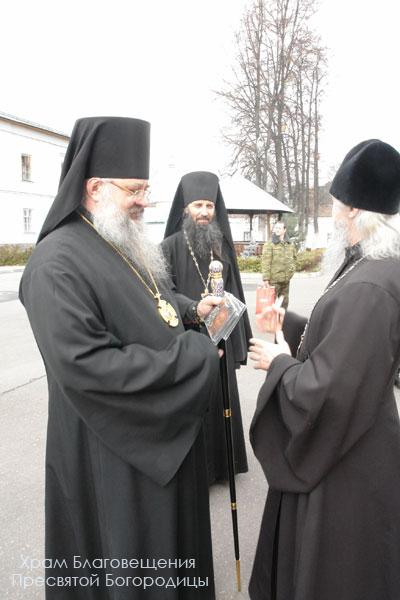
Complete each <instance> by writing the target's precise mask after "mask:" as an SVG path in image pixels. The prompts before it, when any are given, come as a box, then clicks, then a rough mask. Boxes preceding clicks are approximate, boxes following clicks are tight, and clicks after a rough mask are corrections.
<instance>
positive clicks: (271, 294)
mask: <svg viewBox="0 0 400 600" xmlns="http://www.w3.org/2000/svg"><path fill="white" fill-rule="evenodd" d="M274 302H275V286H273V285H268V286H266V285H259V286H258V287H257V290H256V315H260V314H261V313H262V311H263V310H264V308H266V307H267V306H272V305H273V304H274Z"/></svg>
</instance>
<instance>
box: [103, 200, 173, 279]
mask: <svg viewBox="0 0 400 600" xmlns="http://www.w3.org/2000/svg"><path fill="white" fill-rule="evenodd" d="M93 225H94V226H95V227H96V229H97V231H98V232H99V233H100V235H101V236H102V237H103V238H105V239H106V240H107V241H109V242H111V243H112V244H114V245H115V246H116V247H117V248H118V250H119V251H120V252H122V254H124V255H125V256H126V257H127V258H128V259H130V260H131V261H132V262H133V263H134V266H135V267H136V268H137V269H138V270H139V271H140V272H141V274H142V275H144V276H145V277H147V279H148V271H150V272H151V274H152V275H153V277H154V278H155V280H156V281H158V282H160V283H162V282H163V281H165V280H166V279H167V277H168V274H167V268H166V263H165V259H164V256H163V254H162V251H161V249H160V247H159V246H156V245H155V244H153V243H152V242H150V241H149V240H148V239H147V237H146V235H145V233H144V228H143V223H142V222H135V221H132V220H131V219H130V218H129V215H128V214H127V213H125V212H124V211H123V210H121V209H120V208H119V206H118V205H117V204H116V203H115V202H114V200H113V198H112V194H111V193H109V191H108V190H107V189H106V190H104V197H103V198H102V200H101V201H100V202H99V204H98V206H97V210H96V212H95V213H94V214H93ZM147 279H146V281H147Z"/></svg>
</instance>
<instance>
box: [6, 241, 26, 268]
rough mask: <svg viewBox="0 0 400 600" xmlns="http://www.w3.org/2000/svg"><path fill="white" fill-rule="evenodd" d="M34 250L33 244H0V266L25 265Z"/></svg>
mask: <svg viewBox="0 0 400 600" xmlns="http://www.w3.org/2000/svg"><path fill="white" fill-rule="evenodd" d="M32 251H33V246H18V245H17V244H5V245H2V246H0V266H1V267H4V266H11V265H25V264H26V263H27V262H28V258H29V257H30V255H31V254H32Z"/></svg>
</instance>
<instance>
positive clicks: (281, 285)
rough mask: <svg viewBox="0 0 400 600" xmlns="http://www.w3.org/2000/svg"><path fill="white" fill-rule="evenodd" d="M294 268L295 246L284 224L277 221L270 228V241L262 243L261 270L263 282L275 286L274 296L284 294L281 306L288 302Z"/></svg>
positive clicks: (286, 304) (285, 306)
mask: <svg viewBox="0 0 400 600" xmlns="http://www.w3.org/2000/svg"><path fill="white" fill-rule="evenodd" d="M295 270H296V248H295V246H294V245H293V244H292V243H291V242H290V241H289V238H288V236H287V234H286V226H285V224H284V223H283V222H282V221H278V222H277V223H275V225H274V227H273V230H272V241H271V242H266V243H265V244H264V247H263V252H262V257H261V271H262V278H263V280H264V283H265V284H266V285H273V286H275V292H276V297H277V298H278V297H279V296H281V295H282V296H284V300H283V303H282V306H283V308H287V306H288V304H289V283H290V280H291V278H292V277H293V274H294V272H295Z"/></svg>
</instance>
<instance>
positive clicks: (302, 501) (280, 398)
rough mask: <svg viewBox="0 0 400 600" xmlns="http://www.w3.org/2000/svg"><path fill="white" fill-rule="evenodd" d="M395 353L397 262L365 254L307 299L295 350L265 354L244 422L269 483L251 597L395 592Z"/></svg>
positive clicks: (399, 475)
mask: <svg viewBox="0 0 400 600" xmlns="http://www.w3.org/2000/svg"><path fill="white" fill-rule="evenodd" d="M352 262H353V263H354V259H353V260H352ZM349 264H351V263H349ZM347 266H349V265H345V266H344V268H347ZM342 272H343V269H342ZM287 317H288V319H287V322H286V318H285V325H286V328H287V329H288V330H289V336H290V338H291V342H292V346H293V347H294V346H295V340H294V337H295V336H294V335H293V332H294V330H295V329H296V328H297V330H298V331H300V329H301V328H299V324H300V322H299V319H298V318H297V319H294V320H291V318H290V313H288V314H287ZM303 325H304V322H303ZM297 342H299V339H298V340H297ZM399 358H400V262H399V261H398V260H394V259H386V260H380V261H374V260H365V259H364V260H363V261H362V262H361V263H359V264H357V265H356V266H355V267H354V269H353V270H352V271H351V272H349V273H348V274H347V275H345V276H344V277H343V278H342V279H341V280H340V281H338V282H337V283H336V285H335V286H334V287H332V288H331V289H330V290H329V291H327V292H326V294H325V295H323V296H322V298H321V299H320V300H319V302H318V303H317V304H316V307H315V308H314V311H313V313H312V316H311V319H310V323H309V326H308V328H307V332H306V335H305V338H304V342H303V344H302V347H301V350H300V352H299V355H298V357H297V359H296V358H292V357H290V356H287V355H280V356H278V357H277V358H275V359H274V360H273V361H272V363H271V368H270V370H269V373H268V375H267V378H266V381H265V383H264V385H263V387H262V388H261V390H260V394H259V398H258V405H257V409H256V413H255V416H254V419H253V423H252V426H251V441H252V444H253V448H254V451H255V454H256V456H257V458H258V460H259V461H260V463H261V465H262V467H263V470H264V472H265V475H266V478H267V480H268V483H269V486H270V489H269V492H268V498H267V502H266V507H265V511H264V516H263V520H262V525H261V531H260V537H259V542H258V548H257V553H256V558H255V562H254V567H253V573H252V578H251V582H250V588H249V590H250V597H251V599H252V600H272V599H274V600H381V599H383V598H385V599H386V600H398V598H400V426H399V417H398V413H397V409H396V402H395V398H394V394H393V380H394V376H395V372H396V367H397V365H398V362H399Z"/></svg>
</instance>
